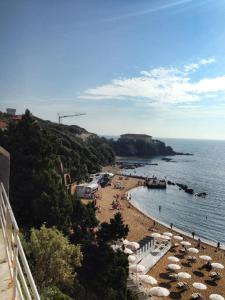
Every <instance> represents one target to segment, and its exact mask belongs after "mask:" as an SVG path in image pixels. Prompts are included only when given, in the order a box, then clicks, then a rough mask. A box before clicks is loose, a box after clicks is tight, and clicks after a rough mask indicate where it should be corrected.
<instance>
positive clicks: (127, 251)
mask: <svg viewBox="0 0 225 300" xmlns="http://www.w3.org/2000/svg"><path fill="white" fill-rule="evenodd" d="M124 253H125V254H133V253H134V252H133V251H132V250H131V249H129V248H125V249H124Z"/></svg>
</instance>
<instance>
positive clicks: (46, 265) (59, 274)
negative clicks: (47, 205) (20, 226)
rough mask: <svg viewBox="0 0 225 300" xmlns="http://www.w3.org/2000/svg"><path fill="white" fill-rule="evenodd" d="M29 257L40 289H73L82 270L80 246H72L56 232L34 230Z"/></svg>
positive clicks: (52, 229) (28, 248)
mask: <svg viewBox="0 0 225 300" xmlns="http://www.w3.org/2000/svg"><path fill="white" fill-rule="evenodd" d="M26 247H27V249H26V250H27V253H28V257H29V261H30V263H31V269H32V271H33V275H34V278H35V281H36V283H37V285H38V287H39V288H40V289H41V290H42V289H44V288H46V287H48V286H57V287H58V288H60V289H62V290H69V289H72V287H73V283H74V278H75V276H76V273H75V269H76V268H77V267H80V266H81V261H82V254H81V251H80V246H77V245H73V244H70V243H69V241H68V239H67V238H66V237H65V236H63V234H62V233H61V232H60V231H58V230H57V229H56V228H54V227H53V228H46V227H45V225H42V226H41V228H40V230H38V229H32V230H31V235H30V241H29V242H28V243H27V246H26Z"/></svg>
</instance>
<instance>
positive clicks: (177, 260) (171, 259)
mask: <svg viewBox="0 0 225 300" xmlns="http://www.w3.org/2000/svg"><path fill="white" fill-rule="evenodd" d="M167 259H168V260H169V261H172V262H179V261H180V259H179V258H177V257H176V256H169V257H167Z"/></svg>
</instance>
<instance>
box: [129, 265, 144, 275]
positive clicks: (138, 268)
mask: <svg viewBox="0 0 225 300" xmlns="http://www.w3.org/2000/svg"><path fill="white" fill-rule="evenodd" d="M129 269H130V270H131V271H133V272H136V273H142V272H144V271H145V269H146V268H145V266H143V265H130V266H129Z"/></svg>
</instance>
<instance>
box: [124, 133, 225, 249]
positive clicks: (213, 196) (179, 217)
mask: <svg viewBox="0 0 225 300" xmlns="http://www.w3.org/2000/svg"><path fill="white" fill-rule="evenodd" d="M160 140H162V141H163V142H165V143H166V145H169V146H172V148H173V149H174V150H175V151H176V152H184V153H187V152H188V153H192V154H193V156H182V155H176V156H171V157H170V156H168V158H171V159H172V160H171V161H164V160H162V157H155V158H151V159H146V158H132V159H131V158H123V159H120V160H123V161H126V162H132V163H134V162H141V163H150V164H158V165H144V166H141V167H138V168H136V169H127V170H123V174H132V175H141V176H148V177H152V176H156V177H157V178H160V179H164V178H166V179H167V180H170V181H173V182H176V183H182V184H186V185H187V186H188V187H189V188H192V189H194V193H195V194H196V193H201V192H205V193H207V196H206V197H205V198H202V197H197V196H196V195H195V194H194V195H190V194H187V193H186V192H184V191H183V190H180V189H179V187H177V186H172V185H167V188H166V189H165V190H153V189H148V188H146V187H138V188H135V189H133V190H132V191H131V193H130V194H131V202H132V204H133V205H134V206H135V207H137V208H138V209H140V210H141V211H143V212H144V213H146V214H147V215H149V216H152V217H153V218H155V219H158V220H159V221H161V222H163V223H166V224H171V223H172V224H173V225H174V227H176V228H178V229H180V230H182V231H185V232H188V233H192V232H195V234H196V235H197V236H199V237H200V238H203V239H207V240H209V241H212V242H216V243H217V242H220V243H221V244H223V245H225V141H212V140H210V141H209V140H191V139H189V140H188V139H160Z"/></svg>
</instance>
